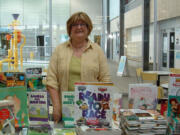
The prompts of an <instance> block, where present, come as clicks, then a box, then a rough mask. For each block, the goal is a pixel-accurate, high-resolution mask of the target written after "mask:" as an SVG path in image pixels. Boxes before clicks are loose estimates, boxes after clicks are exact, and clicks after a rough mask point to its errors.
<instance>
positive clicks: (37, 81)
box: [26, 67, 45, 91]
mask: <svg viewBox="0 0 180 135" xmlns="http://www.w3.org/2000/svg"><path fill="white" fill-rule="evenodd" d="M26 82H27V91H38V90H43V89H44V88H45V86H44V85H43V77H42V68H37V67H36V68H27V69H26Z"/></svg>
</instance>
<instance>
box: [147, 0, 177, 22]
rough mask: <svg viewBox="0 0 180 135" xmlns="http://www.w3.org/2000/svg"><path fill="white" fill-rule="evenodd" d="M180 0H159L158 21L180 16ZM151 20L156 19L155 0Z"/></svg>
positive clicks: (152, 3) (152, 4)
mask: <svg viewBox="0 0 180 135" xmlns="http://www.w3.org/2000/svg"><path fill="white" fill-rule="evenodd" d="M179 7H180V0H157V15H158V16H157V19H158V21H161V20H166V19H169V18H173V17H177V16H180V8H179ZM150 20H151V22H153V21H154V0H152V1H151V10H150Z"/></svg>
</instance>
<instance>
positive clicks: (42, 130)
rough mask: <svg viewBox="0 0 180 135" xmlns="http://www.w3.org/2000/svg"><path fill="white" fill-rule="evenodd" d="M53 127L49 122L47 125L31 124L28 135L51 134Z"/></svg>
mask: <svg viewBox="0 0 180 135" xmlns="http://www.w3.org/2000/svg"><path fill="white" fill-rule="evenodd" d="M51 134H52V127H51V126H50V125H49V123H48V124H45V125H30V126H29V128H28V135H51Z"/></svg>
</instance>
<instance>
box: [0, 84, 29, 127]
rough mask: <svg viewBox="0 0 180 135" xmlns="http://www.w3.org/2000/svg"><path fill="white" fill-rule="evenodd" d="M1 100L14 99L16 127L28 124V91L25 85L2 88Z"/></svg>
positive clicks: (0, 89) (0, 91)
mask: <svg viewBox="0 0 180 135" xmlns="http://www.w3.org/2000/svg"><path fill="white" fill-rule="evenodd" d="M0 93H1V94H0V100H4V99H6V100H13V102H14V116H15V127H26V126H28V125H29V124H28V110H27V93H26V87H25V86H16V87H5V88H0Z"/></svg>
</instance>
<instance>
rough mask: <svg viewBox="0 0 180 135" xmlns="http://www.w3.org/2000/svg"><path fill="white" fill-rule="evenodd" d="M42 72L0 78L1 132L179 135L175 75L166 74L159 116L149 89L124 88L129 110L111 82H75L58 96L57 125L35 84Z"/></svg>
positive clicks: (28, 134)
mask: <svg viewBox="0 0 180 135" xmlns="http://www.w3.org/2000/svg"><path fill="white" fill-rule="evenodd" d="M41 73H42V69H41V68H28V69H27V70H26V74H24V73H18V72H14V73H1V74H0V77H1V78H0V79H1V80H0V82H1V88H0V92H1V94H0V122H1V123H0V124H1V125H0V126H1V127H0V133H2V134H3V133H14V132H16V130H17V128H18V127H20V128H22V130H21V131H20V132H21V133H22V134H23V135H77V134H79V135H90V134H94V135H98V134H100V135H102V134H103V135H106V134H108V135H109V134H114V135H119V134H120V135H134V134H136V135H165V134H166V133H167V129H168V133H169V134H170V135H174V134H177V135H178V134H179V129H180V124H179V117H180V115H179V110H178V109H179V103H180V96H179V94H180V90H179V86H180V85H179V84H180V83H179V82H180V81H179V78H180V77H179V76H178V75H177V74H176V75H171V79H170V80H171V81H170V85H171V86H170V91H169V97H168V100H166V99H164V100H161V102H162V103H164V104H161V110H160V112H158V111H156V106H157V87H156V86H155V85H153V84H148V83H147V84H146V83H145V84H129V94H128V106H127V108H129V109H123V108H122V104H123V101H122V99H123V94H122V93H118V92H117V91H115V87H114V84H113V83H102V82H79V83H75V91H73V92H72V91H62V93H61V96H62V97H61V100H62V123H58V124H57V123H54V122H52V121H50V119H49V97H48V93H47V91H46V88H45V86H44V85H42V80H41V79H40V80H38V78H39V77H40V78H41V77H42V76H41ZM34 78H36V79H34ZM13 79H14V81H13ZM9 80H10V81H9ZM25 80H26V81H25ZM37 80H38V81H39V82H38V81H37ZM37 82H38V83H37ZM21 85H22V86H21ZM7 86H9V87H7ZM12 86H14V87H12ZM32 86H33V87H32ZM27 95H28V96H27ZM27 97H28V98H27ZM52 110H53V109H52ZM166 110H167V111H166ZM7 114H8V115H7ZM166 114H167V120H166V117H165V116H166ZM54 125H56V126H54Z"/></svg>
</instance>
